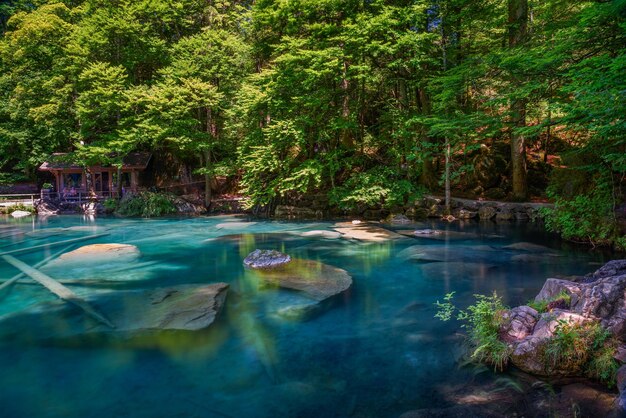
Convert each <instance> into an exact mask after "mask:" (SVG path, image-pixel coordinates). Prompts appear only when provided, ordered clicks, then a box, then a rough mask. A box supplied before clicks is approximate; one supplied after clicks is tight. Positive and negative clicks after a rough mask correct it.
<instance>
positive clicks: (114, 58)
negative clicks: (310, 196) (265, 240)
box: [0, 0, 626, 247]
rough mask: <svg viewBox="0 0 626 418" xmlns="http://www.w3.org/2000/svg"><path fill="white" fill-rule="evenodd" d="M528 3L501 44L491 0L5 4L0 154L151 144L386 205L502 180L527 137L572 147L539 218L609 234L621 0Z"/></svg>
mask: <svg viewBox="0 0 626 418" xmlns="http://www.w3.org/2000/svg"><path fill="white" fill-rule="evenodd" d="M565 6H567V7H565ZM531 9H532V19H531V20H529V21H528V22H527V23H528V29H529V36H528V39H526V40H525V42H523V43H518V44H516V45H514V47H512V46H511V45H508V44H507V42H506V38H507V31H508V29H511V28H512V27H511V25H508V26H507V22H508V15H507V14H508V8H507V6H506V2H502V1H495V0H486V1H482V2H476V1H469V0H454V1H452V0H442V1H431V0H415V1H411V2H406V1H391V0H389V1H367V2H363V1H352V0H350V1H343V2H341V1H338V0H323V1H281V0H263V1H256V2H244V1H223V0H217V1H214V2H198V1H195V0H177V1H175V2H171V1H165V0H137V1H124V2H103V1H99V0H84V1H82V0H81V1H71V2H69V1H66V2H56V3H55V2H51V1H45V0H41V1H34V2H33V1H30V2H29V1H24V0H11V1H9V2H4V3H3V4H2V5H0V172H7V173H20V175H23V176H24V177H26V178H28V179H30V180H33V179H34V178H35V176H36V168H37V166H38V165H39V164H41V162H43V161H44V160H46V159H47V158H48V157H49V155H50V154H51V153H53V152H70V153H72V161H73V162H75V163H77V164H79V165H90V164H111V165H119V164H120V162H121V159H122V157H123V156H124V155H126V154H128V153H129V152H132V151H139V150H142V151H143V150H146V151H147V150H151V151H154V152H155V153H162V154H164V155H167V156H168V157H170V156H171V157H172V158H173V159H175V160H177V161H182V162H184V163H185V164H187V165H188V166H189V168H190V171H191V172H192V173H194V174H196V175H200V176H205V177H206V178H205V180H206V181H210V179H211V177H212V176H215V175H223V174H228V175H232V176H236V177H238V178H241V189H242V192H243V193H245V194H246V195H247V197H249V201H250V203H251V204H268V203H270V202H272V201H273V200H275V199H277V198H280V197H282V196H292V195H296V194H304V193H308V192H311V191H315V192H319V191H320V190H321V191H326V190H330V191H331V194H332V196H331V197H332V202H333V203H334V204H335V205H337V206H339V207H342V208H345V209H354V208H362V207H363V206H369V205H372V206H378V205H382V206H385V207H390V208H391V207H394V206H398V205H402V204H404V203H405V202H407V201H408V199H410V198H412V196H413V195H415V194H419V193H421V191H422V190H424V188H426V189H430V191H434V192H438V191H441V190H440V189H441V187H442V185H444V184H446V182H445V181H444V180H445V178H446V177H447V178H448V179H449V180H450V182H451V184H452V186H451V187H452V188H453V191H454V190H455V189H456V190H457V191H459V192H463V193H477V194H480V193H483V194H485V195H488V194H491V195H492V196H498V197H499V198H504V197H506V195H507V193H508V192H509V189H510V188H511V184H512V182H511V181H510V178H509V177H510V174H509V173H510V168H511V167H510V163H511V161H510V158H511V157H510V155H511V153H510V152H506V153H502V152H494V151H495V150H499V149H502V148H507V151H510V150H508V148H510V143H509V141H510V139H511V137H512V136H514V135H518V136H519V135H522V136H524V138H525V142H526V144H527V148H528V151H529V161H530V158H536V157H537V154H538V153H546V154H552V153H553V152H554V150H557V149H558V150H559V151H563V150H567V151H573V152H575V153H578V155H579V156H582V157H581V158H579V159H578V161H577V162H575V163H570V162H568V161H566V159H567V158H564V160H563V164H562V165H563V166H565V170H563V172H565V173H566V174H565V175H561V174H559V173H558V172H559V170H556V174H555V176H556V177H558V176H566V177H570V178H573V177H576V178H577V179H578V180H579V184H575V185H574V186H576V187H575V188H577V189H579V190H580V192H579V193H577V194H570V193H569V192H568V188H560V187H553V188H552V191H551V197H552V198H553V199H554V200H555V202H556V204H557V210H556V211H555V213H554V215H553V216H552V217H550V219H549V224H550V226H551V227H552V228H553V229H554V230H557V231H560V232H562V233H563V234H564V235H565V236H567V237H568V238H570V239H577V240H585V241H591V242H593V243H610V242H614V243H617V245H618V246H622V247H624V244H625V243H626V237H623V236H619V235H618V233H617V229H616V226H615V225H616V219H615V217H612V216H611V210H610V209H611V208H613V209H614V208H615V207H616V206H619V205H620V204H621V203H622V201H623V196H624V194H623V190H622V189H623V187H624V183H623V179H624V175H625V173H626V152H624V151H625V149H624V146H625V145H626V143H625V142H624V138H626V133H625V129H626V122H625V120H624V117H623V115H624V114H626V100H625V95H624V94H623V92H624V91H625V89H626V78H624V77H623V74H624V72H625V71H626V54H625V53H624V52H625V48H624V45H626V35H625V34H626V31H625V29H624V28H625V27H626V25H625V16H626V13H624V11H625V10H626V0H614V1H604V2H600V1H598V2H575V3H572V4H567V5H564V3H563V2H562V1H560V0H547V1H544V2H535V3H534V4H532V8H531ZM514 26H515V25H513V27H514ZM515 104H523V105H524V106H523V107H524V108H525V109H524V111H523V112H521V113H520V109H519V108H518V107H517V106H515ZM522 113H523V114H524V115H525V118H522V119H524V120H519V119H518V116H520V115H521V114H522ZM448 150H449V153H448ZM447 154H449V155H448V157H449V160H450V163H449V164H445V163H444V156H445V155H447ZM563 156H564V157H567V156H565V155H563ZM518 160H519V159H516V161H518ZM446 166H447V167H448V168H449V169H450V173H449V175H448V174H445V172H444V167H446ZM573 173H576V175H573ZM556 177H555V178H556ZM438 180H439V181H438ZM539 183H540V184H541V185H540V186H539V187H540V188H543V187H544V185H543V182H539ZM515 184H516V185H517V183H515ZM535 190H537V191H538V192H542V190H541V189H535ZM581 196H586V199H583V198H582V197H581ZM609 206H610V207H609ZM578 219H581V222H577V220H578ZM594 225H597V227H594Z"/></svg>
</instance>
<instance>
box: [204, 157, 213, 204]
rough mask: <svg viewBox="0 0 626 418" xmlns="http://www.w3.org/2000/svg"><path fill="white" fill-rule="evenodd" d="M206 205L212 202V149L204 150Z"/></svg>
mask: <svg viewBox="0 0 626 418" xmlns="http://www.w3.org/2000/svg"><path fill="white" fill-rule="evenodd" d="M204 168H205V169H206V172H205V173H204V206H206V207H207V208H208V207H209V205H210V204H211V175H210V174H209V170H210V168H211V150H205V151H204Z"/></svg>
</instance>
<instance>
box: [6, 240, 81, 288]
mask: <svg viewBox="0 0 626 418" xmlns="http://www.w3.org/2000/svg"><path fill="white" fill-rule="evenodd" d="M71 248H72V246H71V245H70V246H69V247H65V248H64V249H62V250H61V251H59V252H57V253H54V254H52V255H51V256H50V257H47V258H45V259H43V260H41V261H40V262H39V263H37V264H35V265H34V266H33V268H36V269H38V268H39V267H42V266H45V265H46V264H48V263H49V262H50V261H52V260H54V259H55V258H57V257H58V256H60V255H61V254H63V253H64V252H67V251H69V250H70V249H71ZM22 277H26V274H24V273H19V274H16V275H15V276H13V277H11V278H10V279H9V280H7V281H6V282H4V283H2V284H0V300H2V299H3V298H4V296H6V293H5V294H3V293H2V291H3V290H4V289H7V288H9V287H10V286H11V285H12V284H14V283H15V282H17V281H18V280H20V279H21V278H22Z"/></svg>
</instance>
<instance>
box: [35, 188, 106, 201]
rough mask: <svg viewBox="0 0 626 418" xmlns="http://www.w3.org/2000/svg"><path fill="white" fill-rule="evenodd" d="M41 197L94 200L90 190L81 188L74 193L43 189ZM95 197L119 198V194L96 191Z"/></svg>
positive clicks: (98, 198) (101, 198)
mask: <svg viewBox="0 0 626 418" xmlns="http://www.w3.org/2000/svg"><path fill="white" fill-rule="evenodd" d="M40 197H41V198H42V199H43V198H48V199H52V200H61V201H64V202H76V203H78V204H81V203H83V202H89V201H91V200H93V197H92V195H91V194H90V193H89V192H86V191H84V190H79V191H76V192H73V193H70V192H65V193H59V192H49V191H46V190H42V191H41V194H40ZM95 198H96V200H105V199H117V198H118V194H117V192H108V191H102V192H96V196H95Z"/></svg>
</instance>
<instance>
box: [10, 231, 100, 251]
mask: <svg viewBox="0 0 626 418" xmlns="http://www.w3.org/2000/svg"><path fill="white" fill-rule="evenodd" d="M107 235H109V234H106V233H105V234H94V235H88V236H86V237H80V238H72V239H66V240H65V241H57V242H50V243H48V244H41V245H35V246H33V247H28V248H18V249H17V250H11V251H5V252H3V253H0V256H3V255H12V254H19V253H27V252H30V251H34V250H39V249H41V248H48V247H58V246H59V245H63V244H73V243H76V242H82V241H89V240H92V239H96V238H101V237H105V236H107Z"/></svg>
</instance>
